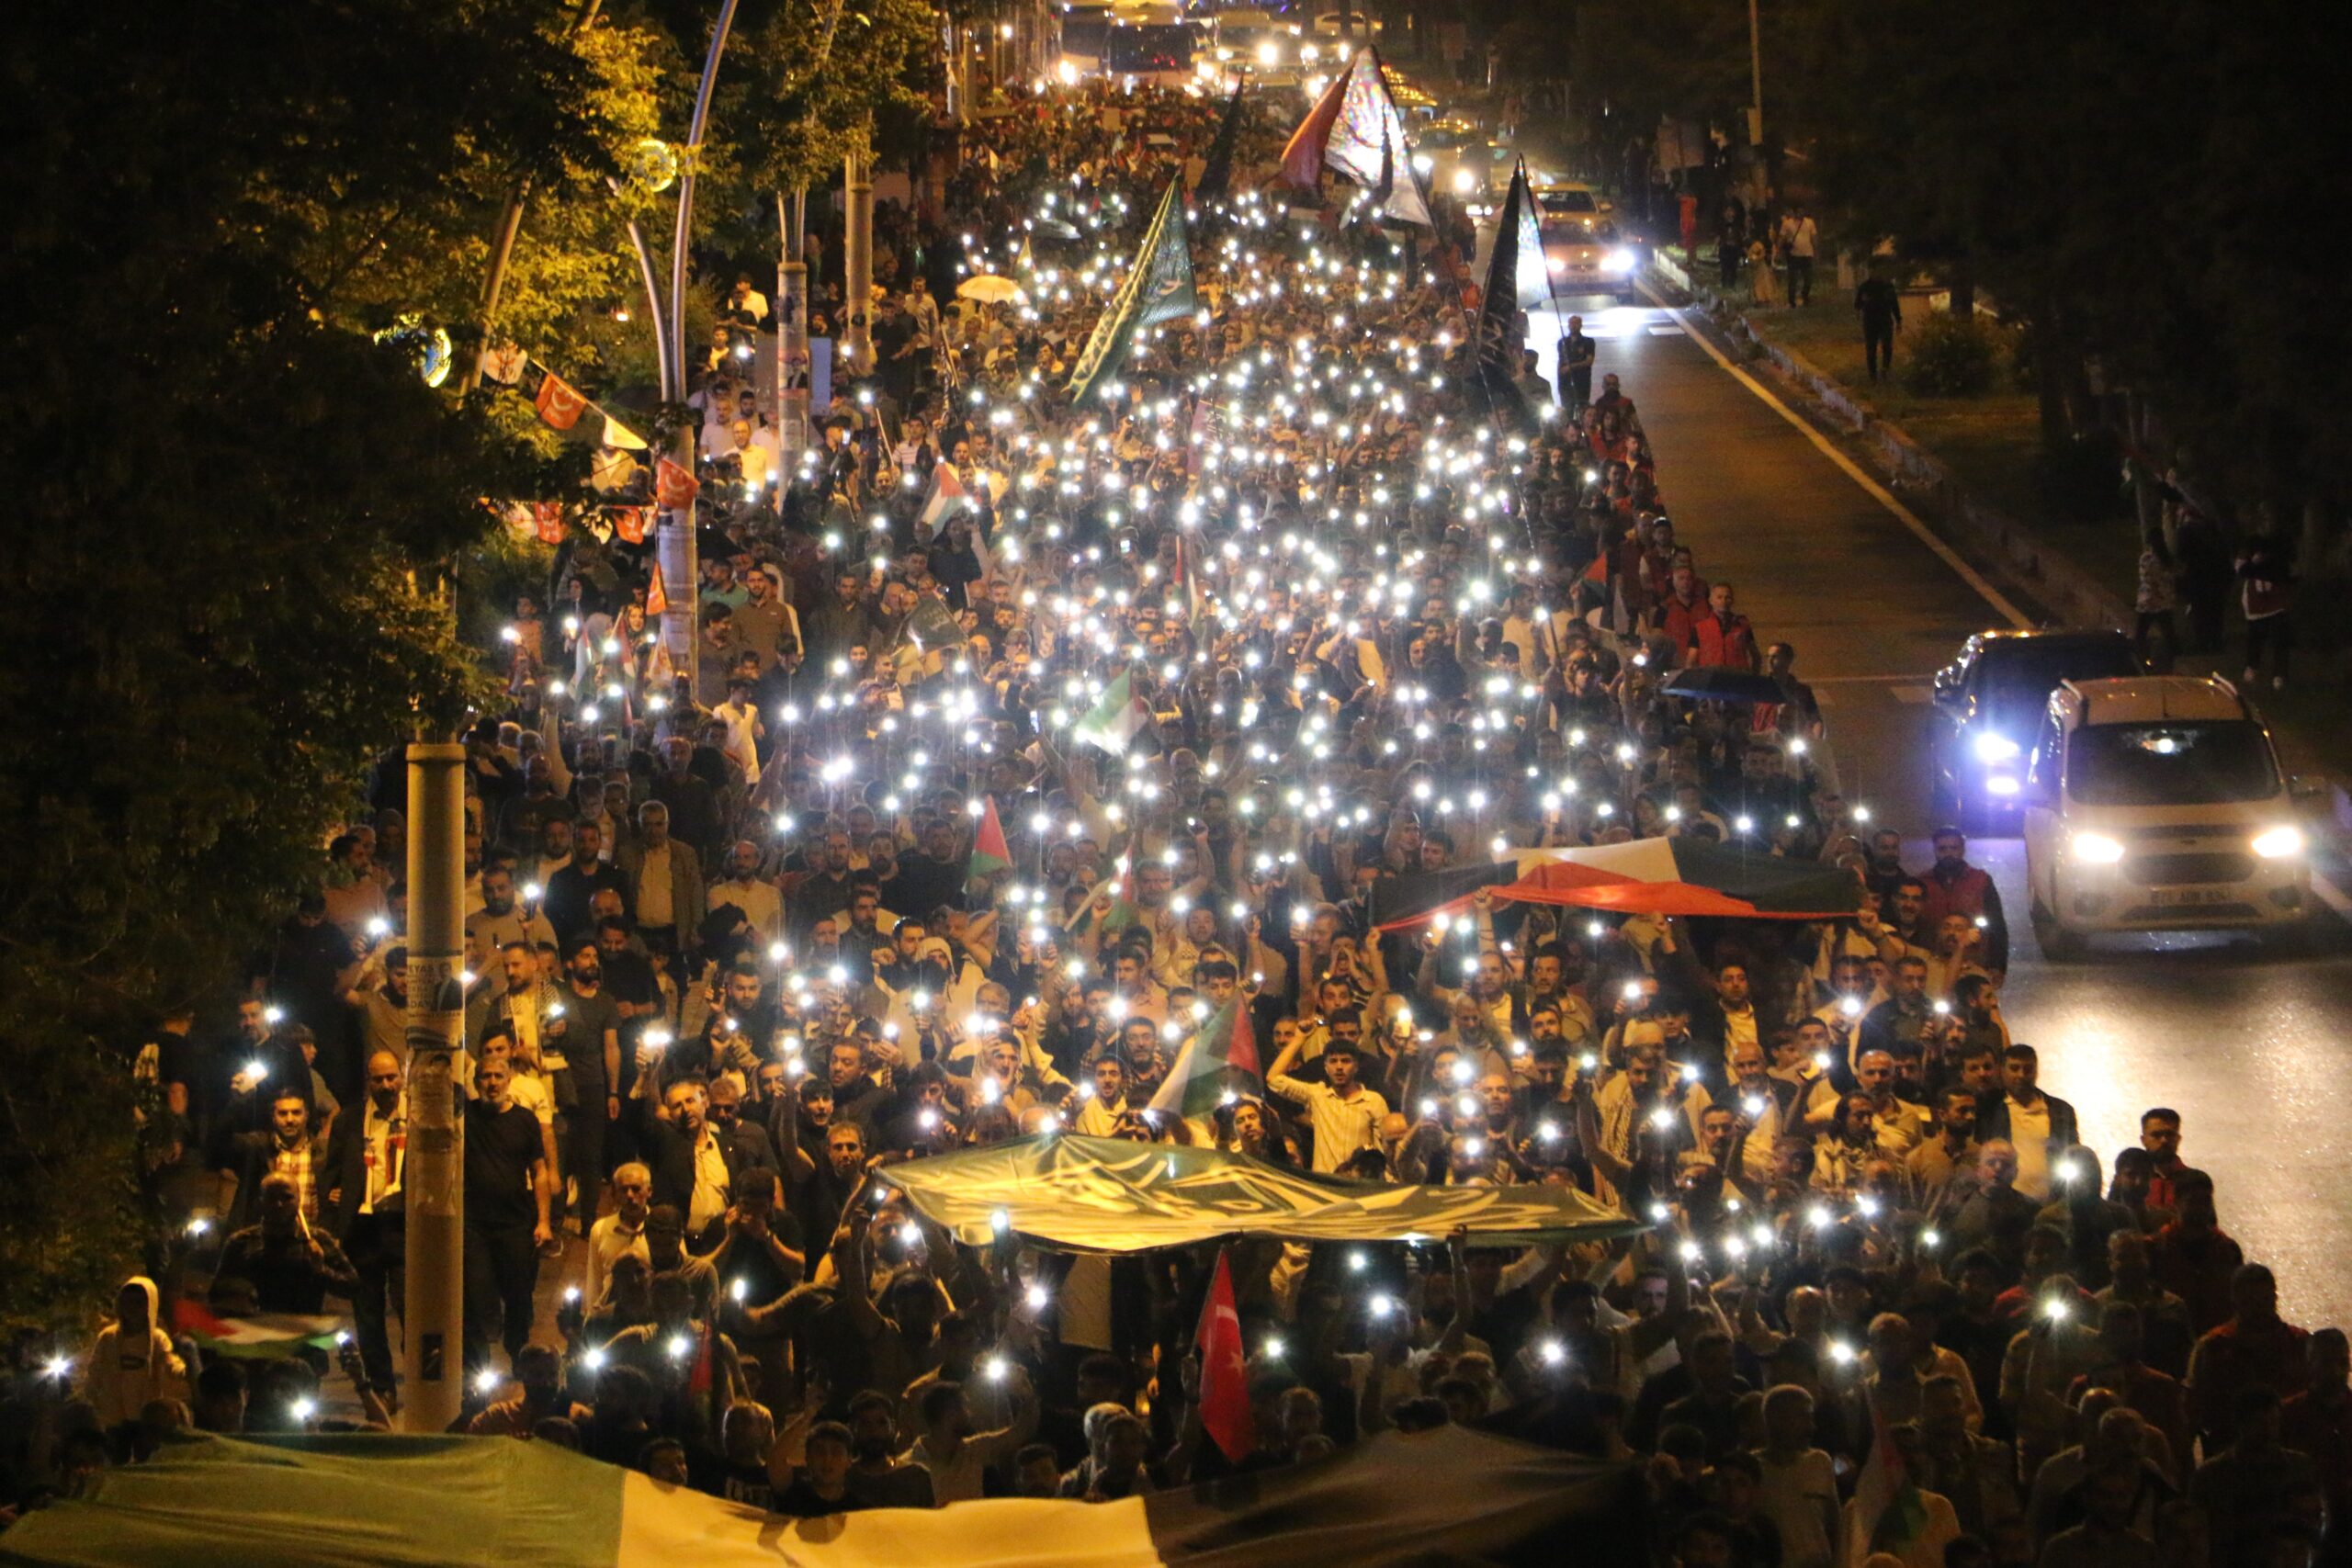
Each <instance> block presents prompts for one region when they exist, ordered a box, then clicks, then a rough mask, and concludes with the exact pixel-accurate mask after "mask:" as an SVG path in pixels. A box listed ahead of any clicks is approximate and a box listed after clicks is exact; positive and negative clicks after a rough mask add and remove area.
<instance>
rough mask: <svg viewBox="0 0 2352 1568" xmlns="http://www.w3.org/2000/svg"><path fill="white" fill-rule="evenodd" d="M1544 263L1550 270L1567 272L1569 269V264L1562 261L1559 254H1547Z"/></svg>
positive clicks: (1546, 268)
mask: <svg viewBox="0 0 2352 1568" xmlns="http://www.w3.org/2000/svg"><path fill="white" fill-rule="evenodd" d="M1544 268H1545V270H1547V271H1550V272H1566V271H1567V270H1568V264H1567V263H1566V262H1564V261H1562V260H1561V259H1560V258H1559V257H1557V256H1545V257H1544Z"/></svg>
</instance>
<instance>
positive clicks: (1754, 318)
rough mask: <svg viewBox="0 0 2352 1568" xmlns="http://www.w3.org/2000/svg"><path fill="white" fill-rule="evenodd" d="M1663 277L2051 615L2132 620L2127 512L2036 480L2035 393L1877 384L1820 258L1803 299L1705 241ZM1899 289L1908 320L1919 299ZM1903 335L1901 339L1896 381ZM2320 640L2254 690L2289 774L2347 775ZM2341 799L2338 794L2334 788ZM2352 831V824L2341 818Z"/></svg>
mask: <svg viewBox="0 0 2352 1568" xmlns="http://www.w3.org/2000/svg"><path fill="white" fill-rule="evenodd" d="M1655 260H1656V262H1657V275H1658V276H1660V277H1661V278H1663V279H1665V280H1666V281H1667V282H1668V283H1670V284H1672V285H1673V286H1674V287H1675V288H1679V289H1681V290H1682V291H1683V292H1684V293H1686V294H1688V295H1689V296H1690V297H1691V300H1692V302H1693V303H1694V304H1695V305H1697V306H1698V307H1699V308H1700V309H1701V310H1703V311H1704V312H1705V313H1706V314H1707V315H1708V316H1709V317H1710V319H1711V320H1712V321H1713V324H1714V325H1715V326H1716V328H1717V329H1718V330H1720V331H1721V332H1722V333H1724V335H1725V336H1727V337H1728V338H1730V339H1731V340H1732V346H1733V347H1734V348H1735V349H1746V350H1747V351H1748V352H1749V353H1750V354H1751V355H1754V356H1756V357H1758V358H1761V359H1763V360H1765V361H1766V362H1767V363H1769V364H1770V365H1771V366H1772V367H1774V368H1776V369H1777V370H1779V372H1780V373H1781V377H1782V378H1784V379H1785V380H1787V381H1789V382H1791V383H1792V384H1793V385H1794V387H1795V388H1796V389H1797V390H1798V391H1800V392H1801V393H1803V394H1804V396H1805V397H1806V398H1807V399H1808V400H1810V401H1811V402H1812V403H1813V404H1814V406H1815V412H1816V413H1817V414H1819V415H1820V416H1821V417H1822V418H1823V419H1824V420H1825V421H1826V423H1830V424H1833V425H1836V426H1838V427H1840V428H1841V429H1842V430H1843V431H1845V432H1846V433H1848V434H1851V435H1852V436H1853V437H1855V439H1856V440H1857V441H1858V442H1859V443H1860V445H1861V446H1864V447H1865V448H1866V449H1867V455H1868V456H1869V457H1870V458H1871V460H1872V462H1873V464H1874V466H1876V467H1877V468H1879V469H1880V470H1881V471H1882V472H1884V473H1887V474H1889V475H1890V476H1891V478H1892V479H1893V482H1894V488H1895V489H1896V490H1897V491H1899V492H1900V493H1902V494H1903V496H1904V498H1905V500H1906V501H1908V502H1914V503H1915V504H1916V503H1918V502H1926V504H1927V506H1928V509H1930V510H1931V511H1932V512H1933V513H1936V514H1937V515H1938V518H1939V522H1940V523H1941V524H1942V525H1944V527H1945V528H1946V529H1947V530H1949V531H1950V532H1951V533H1952V534H1953V535H1954V536H1955V542H1956V543H1959V544H1960V545H1961V546H1962V547H1963V548H1965V549H1967V550H1969V551H1970V552H1971V553H1973V554H1978V555H1981V556H1983V557H1985V558H1989V559H1991V560H1993V561H1994V562H1995V563H1996V564H1997V565H1999V566H2001V567H2003V568H2004V569H2005V570H2007V571H2009V572H2010V573H2012V574H2013V575H2015V576H2016V577H2018V580H2019V581H2021V583H2022V584H2023V585H2024V586H2025V587H2026V588H2027V589H2028V591H2029V592H2030V593H2031V594H2032V596H2033V597H2035V598H2036V599H2038V600H2040V601H2041V604H2042V605H2043V607H2044V608H2046V609H2047V610H2048V611H2050V613H2051V614H2052V615H2053V616H2054V617H2056V618H2057V619H2059V620H2062V621H2064V622H2067V623H2070V624H2079V625H2108V626H2120V627H2122V628H2124V629H2126V630H2129V629H2130V627H2131V597H2132V592H2133V590H2134V588H2135V586H2136V582H2137V576H2138V559H2139V539H2138V533H2137V529H2136V526H2135V524H2134V521H2133V519H2132V518H2131V517H2130V516H2129V515H2128V514H2126V515H2120V516H2118V517H2115V518H2112V519H2108V520H2103V521H2096V522H2086V521H2084V520H2082V519H2080V518H2076V517H2072V516H2068V515H2066V514H2065V513H2063V512H2062V511H2061V510H2059V509H2058V508H2057V507H2055V506H2053V505H2052V503H2051V502H2050V500H2049V498H2048V497H2047V495H2046V494H2045V493H2044V491H2043V490H2042V487H2041V480H2040V472H2041V464H2040V458H2041V427H2040V417H2039V411H2038V409H2037V406H2036V402H2035V399H2034V396H2033V394H2032V393H2031V392H2030V391H2018V390H2010V389H1998V388H1996V389H1994V390H1993V391H1990V392H1987V393H1984V394H1981V395H1978V396H1973V397H1963V398H1927V397H1919V396H1916V395H1914V394H1913V393H1911V392H1909V391H1908V390H1906V389H1905V388H1904V386H1903V384H1902V382H1901V380H1900V379H1899V376H1900V373H1901V369H1902V365H1903V358H1904V355H1905V338H1904V337H1901V336H1898V337H1897V338H1896V340H1895V354H1896V355H1897V359H1896V372H1897V377H1898V379H1890V380H1885V381H1881V382H1877V383H1872V382H1871V381H1870V380H1869V379H1868V372H1867V367H1866V366H1865V364H1864V361H1863V356H1862V343H1861V331H1860V324H1859V322H1858V321H1857V319H1856V317H1855V314H1854V303H1853V298H1852V295H1851V292H1850V291H1849V290H1842V289H1839V288H1838V287H1837V270H1836V266H1835V264H1834V263H1826V262H1825V264H1824V265H1823V266H1822V268H1821V270H1820V272H1819V273H1818V274H1817V276H1816V278H1815V288H1814V294H1813V300H1812V302H1811V304H1809V305H1808V306H1806V307H1804V308H1803V309H1792V308H1790V307H1788V306H1786V305H1770V306H1762V307H1758V306H1755V305H1752V304H1751V303H1750V302H1749V300H1748V298H1747V288H1746V287H1745V286H1744V285H1742V286H1739V287H1736V288H1733V289H1731V290H1728V291H1726V290H1724V289H1721V288H1717V287H1716V286H1715V283H1714V279H1715V277H1716V276H1717V275H1716V272H1715V266H1714V253H1713V247H1711V246H1704V245H1702V246H1701V247H1700V248H1699V250H1698V252H1697V253H1696V254H1695V255H1694V256H1693V257H1692V258H1691V265H1688V266H1686V265H1685V261H1684V257H1683V254H1682V252H1681V249H1680V247H1679V246H1660V247H1659V248H1658V250H1657V252H1656V253H1655ZM1925 308H1926V307H1925V305H1924V302H1922V303H1921V304H1919V305H1917V306H1915V305H1914V303H1913V301H1912V299H1910V298H1908V297H1906V299H1905V328H1906V329H1908V328H1909V327H1911V326H1912V325H1914V324H1915V321H1916V320H1917V315H1916V313H1915V312H1917V311H1923V310H1925ZM2241 636H2242V632H2241V630H2240V627H2239V626H2238V625H2237V623H2236V622H2235V619H2234V616H2233V620H2232V624H2231V626H2230V628H2229V631H2228V638H2229V642H2228V647H2227V648H2226V649H2223V650H2222V651H2221V652H2219V653H2204V654H2185V655H2183V656H2182V657H2181V658H2180V659H2179V660H2178V662H2177V666H2176V667H2177V670H2178V671H2179V672H2180V673H2182V674H2219V675H2222V676H2224V677H2227V678H2229V679H2232V680H2235V679H2236V677H2237V675H2238V673H2239V671H2240V668H2241V662H2240V660H2239V657H2238V656H2239V652H2240V648H2241V643H2240V638H2241ZM2325 657H2327V656H2326V655H2325V654H2324V653H2323V652H2322V650H2319V649H2312V648H2308V647H2306V648H2305V649H2301V650H2299V655H2298V660H2297V671H2298V674H2299V676H2300V677H2301V679H2300V680H2299V681H2298V682H2296V683H2295V684H2294V685H2292V686H2291V687H2290V689H2289V690H2287V691H2285V692H2272V691H2268V690H2263V691H2259V692H2250V693H2249V695H2250V696H2252V697H2254V699H2255V700H2256V705H2257V706H2258V708H2259V709H2260V711H2261V712H2262V714H2263V716H2265V717H2266V718H2267V719H2268V720H2269V721H2270V723H2271V725H2272V727H2273V728H2274V729H2275V730H2276V731H2277V733H2278V743H2279V748H2280V750H2281V752H2282V753H2283V759H2284V761H2285V762H2286V765H2287V766H2288V768H2289V769H2290V771H2292V772H2295V773H2310V774H2324V775H2325V776H2327V777H2329V778H2331V779H2344V778H2347V777H2352V727H2346V725H2345V724H2344V723H2343V719H2342V716H2343V711H2344V704H2345V700H2346V695H2347V693H2346V687H2345V684H2344V682H2343V681H2342V680H2341V679H2340V678H2338V676H2337V675H2336V673H2335V671H2331V670H2327V669H2325V668H2324V666H2323V664H2322V660H2323V659H2324V658H2325ZM2340 798H2341V797H2339V799H2340ZM2340 826H2341V827H2344V828H2346V829H2352V822H2345V823H2341V824H2340Z"/></svg>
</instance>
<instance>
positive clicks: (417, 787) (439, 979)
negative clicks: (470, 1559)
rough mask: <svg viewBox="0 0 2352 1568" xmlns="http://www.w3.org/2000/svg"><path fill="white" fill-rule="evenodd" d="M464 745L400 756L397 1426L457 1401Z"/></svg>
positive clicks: (450, 1411)
mask: <svg viewBox="0 0 2352 1568" xmlns="http://www.w3.org/2000/svg"><path fill="white" fill-rule="evenodd" d="M465 766H466V749H465V748H464V747H463V746H460V745H456V744H452V743H447V742H430V741H420V742H418V743H416V744H414V745H412V746H411V747H410V748H409V749H408V932H407V939H408V1050H409V1073H408V1154H407V1157H406V1160H405V1162H404V1165H403V1167H402V1169H401V1205H402V1207H403V1209H404V1210H405V1211H406V1219H405V1220H404V1222H403V1224H404V1226H405V1228H406V1231H407V1235H408V1283H407V1286H406V1289H405V1291H404V1292H403V1294H402V1296H401V1337H402V1341H403V1343H402V1345H401V1371H402V1374H403V1379H404V1384H405V1386H403V1387H402V1388H401V1430H402V1431H404V1432H419V1433H428V1432H439V1431H441V1430H443V1429H444V1428H445V1427H447V1426H448V1425H449V1423H450V1422H452V1421H455V1420H456V1419H457V1418H458V1406H459V1405H460V1404H463V1403H464V1400H465V1379H466V1369H465V1358H464V1356H463V1355H462V1354H461V1350H460V1347H461V1345H462V1343H463V1338H462V1336H463V1325H464V1322H465V1278H466V1269H465V1257H466V1248H465V1234H466V1189H465V1178H466V1131H465V1122H464V1121H463V1120H462V1119H461V1118H460V1117H459V1116H458V1082H457V1056H458V1050H459V1048H460V1046H461V1044H462V1042H463V1038H464V1033H465V1021H466V987H465V982H464V980H463V979H462V978H461V977H460V976H462V975H463V974H464V970H465V962H466V958H465V949H466V906H465V892H466V857H465V844H466V775H465Z"/></svg>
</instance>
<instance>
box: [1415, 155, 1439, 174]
mask: <svg viewBox="0 0 2352 1568" xmlns="http://www.w3.org/2000/svg"><path fill="white" fill-rule="evenodd" d="M1436 167H1437V160H1436V159H1435V158H1432V157H1430V155H1429V154H1428V153H1426V152H1416V153H1414V154H1413V168H1414V169H1415V171H1416V172H1418V173H1420V174H1424V175H1426V174H1428V173H1429V172H1430V170H1431V169H1434V168H1436Z"/></svg>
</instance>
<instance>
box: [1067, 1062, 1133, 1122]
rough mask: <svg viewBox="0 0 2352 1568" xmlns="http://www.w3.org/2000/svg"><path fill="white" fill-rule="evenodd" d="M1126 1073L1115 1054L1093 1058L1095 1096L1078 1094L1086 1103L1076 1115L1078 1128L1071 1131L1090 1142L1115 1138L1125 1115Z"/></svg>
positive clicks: (1093, 1094)
mask: <svg viewBox="0 0 2352 1568" xmlns="http://www.w3.org/2000/svg"><path fill="white" fill-rule="evenodd" d="M1126 1079H1127V1069H1126V1066H1125V1063H1123V1062H1121V1061H1120V1060H1119V1057H1118V1055H1117V1053H1116V1052H1105V1053H1104V1054H1103V1055H1100V1056H1097V1057H1095V1058H1094V1092H1093V1093H1092V1094H1091V1095H1088V1094H1084V1093H1083V1091H1081V1095H1080V1098H1081V1099H1083V1100H1085V1104H1084V1105H1083V1106H1081V1107H1080V1110H1079V1112H1078V1124H1077V1125H1076V1127H1074V1128H1073V1129H1072V1131H1074V1132H1077V1133H1080V1134H1083V1135H1085V1136H1087V1137H1090V1138H1108V1137H1114V1136H1115V1135H1116V1134H1117V1133H1118V1130H1119V1118H1120V1117H1122V1116H1124V1115H1125V1114H1126V1111H1127V1096H1126V1087H1127V1085H1126Z"/></svg>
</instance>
